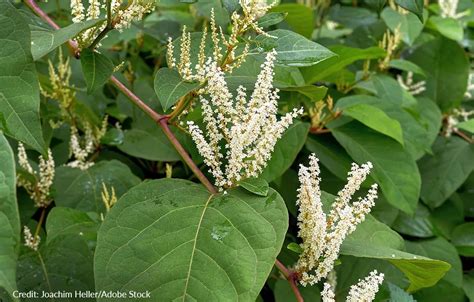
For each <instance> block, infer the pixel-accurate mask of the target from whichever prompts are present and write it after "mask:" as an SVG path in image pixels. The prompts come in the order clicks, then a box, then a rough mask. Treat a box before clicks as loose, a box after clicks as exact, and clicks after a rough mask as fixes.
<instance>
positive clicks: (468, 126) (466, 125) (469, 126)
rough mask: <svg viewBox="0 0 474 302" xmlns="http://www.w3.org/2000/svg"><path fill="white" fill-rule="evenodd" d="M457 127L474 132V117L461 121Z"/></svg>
mask: <svg viewBox="0 0 474 302" xmlns="http://www.w3.org/2000/svg"><path fill="white" fill-rule="evenodd" d="M456 128H458V129H462V130H465V131H468V132H471V133H474V119H470V120H467V121H464V122H460V123H459V124H457V125H456Z"/></svg>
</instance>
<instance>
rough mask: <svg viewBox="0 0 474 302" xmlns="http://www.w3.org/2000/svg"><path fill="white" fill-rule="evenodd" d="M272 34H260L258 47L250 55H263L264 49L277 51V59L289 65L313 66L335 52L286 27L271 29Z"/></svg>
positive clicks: (257, 41) (257, 42) (257, 39)
mask: <svg viewBox="0 0 474 302" xmlns="http://www.w3.org/2000/svg"><path fill="white" fill-rule="evenodd" d="M268 34H269V35H270V36H271V37H269V36H265V35H259V36H258V37H257V38H256V39H255V40H256V41H255V43H256V44H257V46H258V47H257V48H256V49H253V50H250V52H249V55H251V56H256V57H263V56H264V54H262V49H263V50H265V51H270V50H272V49H275V50H276V52H277V57H276V61H277V63H279V64H283V65H287V66H297V67H302V66H312V65H315V64H317V63H319V62H321V61H324V60H326V59H328V58H330V57H333V56H335V54H334V53H333V52H332V51H330V50H329V49H327V48H326V47H324V46H322V45H320V44H318V43H316V42H313V41H311V40H308V39H307V38H305V37H303V36H301V35H299V34H297V33H295V32H292V31H289V30H285V29H277V30H273V31H269V32H268Z"/></svg>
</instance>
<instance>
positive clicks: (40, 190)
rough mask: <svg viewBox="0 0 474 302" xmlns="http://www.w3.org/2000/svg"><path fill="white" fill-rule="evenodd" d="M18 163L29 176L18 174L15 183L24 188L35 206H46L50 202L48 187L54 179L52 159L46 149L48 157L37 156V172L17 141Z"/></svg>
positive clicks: (49, 151)
mask: <svg viewBox="0 0 474 302" xmlns="http://www.w3.org/2000/svg"><path fill="white" fill-rule="evenodd" d="M18 164H19V165H20V167H21V168H23V169H24V170H25V171H26V172H27V173H28V174H30V176H32V177H31V178H30V177H23V176H21V175H20V176H18V179H17V183H18V185H19V186H22V187H24V188H25V190H26V191H27V192H28V194H29V195H30V197H31V199H33V201H34V202H35V206H37V207H47V206H48V205H49V204H50V203H51V196H50V188H51V185H52V184H53V180H54V159H53V154H52V153H51V150H50V149H48V158H47V159H45V158H44V157H43V156H42V155H41V156H40V157H39V165H38V170H39V171H38V172H37V171H35V170H34V169H33V167H31V165H30V163H29V162H28V156H27V155H26V150H25V147H24V146H23V144H22V143H21V142H20V143H18Z"/></svg>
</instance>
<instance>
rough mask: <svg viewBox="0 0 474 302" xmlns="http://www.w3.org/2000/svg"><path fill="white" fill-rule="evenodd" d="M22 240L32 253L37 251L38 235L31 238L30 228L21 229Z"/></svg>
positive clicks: (39, 239)
mask: <svg viewBox="0 0 474 302" xmlns="http://www.w3.org/2000/svg"><path fill="white" fill-rule="evenodd" d="M23 238H24V240H25V246H26V247H28V248H30V249H32V250H33V251H37V250H38V247H39V244H40V241H41V238H40V236H38V235H36V236H33V234H31V231H30V228H29V227H27V226H26V225H25V226H24V228H23Z"/></svg>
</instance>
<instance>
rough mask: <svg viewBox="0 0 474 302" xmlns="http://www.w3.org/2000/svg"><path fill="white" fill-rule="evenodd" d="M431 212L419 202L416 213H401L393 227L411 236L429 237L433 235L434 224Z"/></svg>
mask: <svg viewBox="0 0 474 302" xmlns="http://www.w3.org/2000/svg"><path fill="white" fill-rule="evenodd" d="M429 216H430V212H429V210H428V209H427V208H426V207H425V206H423V205H422V204H418V207H417V208H416V212H415V215H413V216H410V215H407V214H405V213H399V214H398V217H397V219H396V220H395V221H394V222H393V224H392V225H391V227H392V228H393V229H394V230H396V231H397V232H399V233H401V234H405V235H409V236H414V237H420V238H429V237H433V235H434V234H433V225H432V223H431V221H430V217H429Z"/></svg>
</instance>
